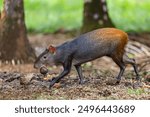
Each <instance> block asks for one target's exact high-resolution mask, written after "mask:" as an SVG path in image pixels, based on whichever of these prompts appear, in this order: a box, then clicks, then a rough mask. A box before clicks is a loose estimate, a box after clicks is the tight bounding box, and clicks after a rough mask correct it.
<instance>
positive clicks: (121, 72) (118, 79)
mask: <svg viewBox="0 0 150 117" xmlns="http://www.w3.org/2000/svg"><path fill="white" fill-rule="evenodd" d="M112 59H113V61H114V62H115V63H116V64H117V65H118V66H119V68H120V72H119V74H118V76H117V82H116V83H117V84H119V83H120V80H121V77H122V75H123V73H124V70H125V65H124V63H123V61H122V58H116V57H112Z"/></svg>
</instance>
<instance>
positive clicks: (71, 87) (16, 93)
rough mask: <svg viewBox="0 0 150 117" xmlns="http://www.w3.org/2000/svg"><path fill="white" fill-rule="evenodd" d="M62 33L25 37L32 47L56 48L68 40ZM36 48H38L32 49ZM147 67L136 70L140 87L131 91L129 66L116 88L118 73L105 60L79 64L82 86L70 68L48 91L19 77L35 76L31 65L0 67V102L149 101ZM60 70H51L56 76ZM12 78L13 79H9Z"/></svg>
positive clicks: (39, 83)
mask: <svg viewBox="0 0 150 117" xmlns="http://www.w3.org/2000/svg"><path fill="white" fill-rule="evenodd" d="M71 38H72V36H70V35H65V34H48V35H42V34H36V35H34V34H33V35H29V41H30V43H31V44H32V46H33V47H34V48H36V47H40V46H42V47H47V46H48V45H49V44H53V45H59V44H61V43H63V42H64V41H67V40H69V39H71ZM36 49H38V48H36ZM149 68H150V64H149V65H146V66H145V67H144V68H143V69H142V70H140V76H141V78H142V86H141V87H138V88H135V87H134V84H135V80H134V79H135V74H134V72H133V68H132V67H131V66H127V68H126V70H125V73H124V75H123V77H122V80H121V83H120V84H119V85H116V84H115V83H114V82H115V77H116V76H117V75H118V73H119V68H118V66H117V65H116V64H115V63H114V62H113V61H112V60H111V59H110V58H107V57H102V58H100V59H97V60H94V61H92V62H89V63H87V64H85V65H83V74H84V76H85V81H86V82H85V83H84V84H83V85H80V84H79V83H78V75H77V73H76V71H75V69H74V68H73V67H72V70H71V73H70V74H69V75H67V76H66V77H65V78H63V79H62V80H61V82H60V83H59V85H58V86H57V85H55V86H54V87H52V88H51V89H49V82H47V81H41V80H37V79H34V80H32V81H30V82H28V83H27V84H26V85H25V84H22V80H21V77H22V76H23V75H24V76H28V78H29V77H30V75H33V74H39V70H36V69H34V68H33V64H22V65H4V64H1V66H0V99H148V100H149V99H150V69H149ZM61 69H62V68H61V67H58V68H56V67H55V68H53V69H52V71H53V72H56V73H60V71H61ZM11 79H13V80H11Z"/></svg>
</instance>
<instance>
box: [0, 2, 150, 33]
mask: <svg viewBox="0 0 150 117" xmlns="http://www.w3.org/2000/svg"><path fill="white" fill-rule="evenodd" d="M85 1H86V0H85ZM87 1H88V0H87ZM2 2H3V0H1V1H0V9H2ZM106 2H107V7H108V13H109V16H110V19H111V20H112V22H113V23H114V25H115V27H117V28H120V29H122V30H125V31H127V32H149V31H150V22H149V21H150V13H149V11H150V1H149V0H106ZM24 7H25V22H26V26H27V29H28V32H38V33H54V32H56V31H58V30H60V29H63V30H67V31H71V30H79V29H80V28H81V26H82V21H83V9H84V0H24Z"/></svg>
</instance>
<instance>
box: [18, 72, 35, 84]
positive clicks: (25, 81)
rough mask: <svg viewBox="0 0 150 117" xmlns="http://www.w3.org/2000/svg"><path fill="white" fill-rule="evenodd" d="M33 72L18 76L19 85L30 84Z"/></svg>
mask: <svg viewBox="0 0 150 117" xmlns="http://www.w3.org/2000/svg"><path fill="white" fill-rule="evenodd" d="M33 76H34V74H33V73H29V74H26V75H23V76H22V77H21V78H20V84H21V85H28V84H30V82H31V80H32V78H33Z"/></svg>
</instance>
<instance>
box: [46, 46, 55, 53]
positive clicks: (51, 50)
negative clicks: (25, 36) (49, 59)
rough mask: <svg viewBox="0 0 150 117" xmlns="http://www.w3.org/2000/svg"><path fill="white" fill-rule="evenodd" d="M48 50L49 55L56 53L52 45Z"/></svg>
mask: <svg viewBox="0 0 150 117" xmlns="http://www.w3.org/2000/svg"><path fill="white" fill-rule="evenodd" d="M48 50H49V51H50V53H52V54H54V53H55V52H56V48H55V47H54V46H52V45H50V46H49V48H48Z"/></svg>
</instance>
